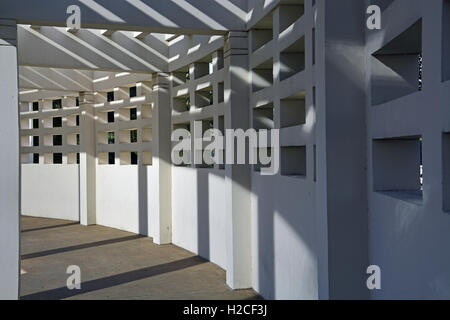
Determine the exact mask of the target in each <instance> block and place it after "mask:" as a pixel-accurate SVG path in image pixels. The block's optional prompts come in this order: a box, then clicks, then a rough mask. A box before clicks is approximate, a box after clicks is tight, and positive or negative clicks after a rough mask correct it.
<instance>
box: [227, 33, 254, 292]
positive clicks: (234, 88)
mask: <svg viewBox="0 0 450 320" xmlns="http://www.w3.org/2000/svg"><path fill="white" fill-rule="evenodd" d="M224 57H225V68H226V70H227V72H226V74H227V76H226V78H225V101H224V102H225V128H226V129H238V128H240V129H243V130H244V131H246V130H247V129H248V128H249V127H250V110H249V92H250V91H249V83H250V77H249V73H248V69H249V68H248V67H249V65H248V64H249V60H248V35H247V32H230V33H229V34H228V36H227V38H226V41H225V50H224ZM225 175H226V182H225V185H226V186H225V188H226V190H225V199H226V201H225V203H226V243H227V268H226V271H227V284H228V285H229V286H230V287H231V288H233V289H243V288H250V287H251V284H252V275H251V216H250V213H251V200H250V199H251V198H250V194H251V166H250V165H226V169H225Z"/></svg>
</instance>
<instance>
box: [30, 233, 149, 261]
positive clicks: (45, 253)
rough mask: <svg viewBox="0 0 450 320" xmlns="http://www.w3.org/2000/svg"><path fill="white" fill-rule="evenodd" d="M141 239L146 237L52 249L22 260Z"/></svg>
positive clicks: (117, 239)
mask: <svg viewBox="0 0 450 320" xmlns="http://www.w3.org/2000/svg"><path fill="white" fill-rule="evenodd" d="M141 238H144V237H143V236H141V235H134V236H128V237H122V238H115V239H109V240H102V241H97V242H92V243H85V244H79V245H75V246H70V247H65V248H58V249H51V250H47V251H41V252H36V253H29V254H24V255H22V260H27V259H33V258H40V257H45V256H49V255H53V254H58V253H64V252H70V251H75V250H82V249H88V248H93V247H99V246H105V245H108V244H113V243H120V242H125V241H132V240H137V239H141Z"/></svg>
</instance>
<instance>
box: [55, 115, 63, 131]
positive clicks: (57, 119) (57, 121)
mask: <svg viewBox="0 0 450 320" xmlns="http://www.w3.org/2000/svg"><path fill="white" fill-rule="evenodd" d="M53 128H62V117H54V118H53Z"/></svg>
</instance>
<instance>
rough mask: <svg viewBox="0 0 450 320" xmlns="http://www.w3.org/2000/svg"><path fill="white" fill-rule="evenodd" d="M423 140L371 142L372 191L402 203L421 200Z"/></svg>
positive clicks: (405, 139) (404, 139) (414, 137)
mask: <svg viewBox="0 0 450 320" xmlns="http://www.w3.org/2000/svg"><path fill="white" fill-rule="evenodd" d="M421 171H422V138H421V137H420V136H412V137H399V138H391V139H379V140H374V141H373V183H374V191H376V192H380V193H383V194H386V195H390V196H392V197H395V198H399V199H402V200H406V201H410V202H415V203H420V202H421V201H422V179H421V173H422V172H421Z"/></svg>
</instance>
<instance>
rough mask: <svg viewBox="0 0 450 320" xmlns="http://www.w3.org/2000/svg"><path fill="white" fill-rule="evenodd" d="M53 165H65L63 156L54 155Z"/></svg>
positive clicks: (59, 154) (60, 154)
mask: <svg viewBox="0 0 450 320" xmlns="http://www.w3.org/2000/svg"><path fill="white" fill-rule="evenodd" d="M53 164H63V154H62V153H54V154H53Z"/></svg>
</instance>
